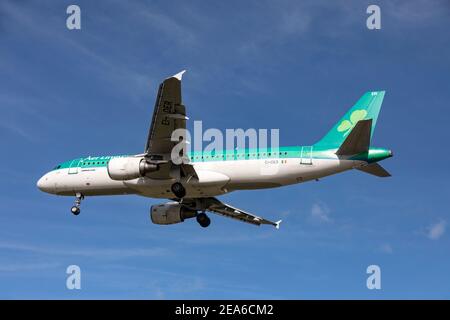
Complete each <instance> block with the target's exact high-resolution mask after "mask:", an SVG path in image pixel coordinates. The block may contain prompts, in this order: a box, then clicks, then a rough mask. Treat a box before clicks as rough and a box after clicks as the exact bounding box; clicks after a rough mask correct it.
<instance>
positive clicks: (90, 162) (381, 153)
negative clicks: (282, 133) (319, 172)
mask: <svg viewBox="0 0 450 320" xmlns="http://www.w3.org/2000/svg"><path fill="white" fill-rule="evenodd" d="M373 150H374V152H373V153H372V149H371V150H370V152H369V157H368V156H367V154H366V155H362V154H361V155H356V156H353V157H351V158H350V159H351V160H364V161H368V160H369V161H371V162H376V161H379V160H382V159H385V158H387V157H389V156H390V151H389V150H386V149H380V148H375V149H373ZM335 152H336V149H326V148H317V147H314V148H312V149H311V146H304V147H301V146H296V147H280V148H279V149H270V148H267V149H243V150H225V151H224V152H214V150H213V152H190V153H188V157H189V159H190V161H191V162H192V163H198V162H211V161H237V160H258V159H288V158H301V157H303V158H312V159H337V158H336V156H335ZM128 156H132V155H118V156H99V157H86V158H77V159H73V160H70V161H66V162H63V163H61V164H59V165H58V166H56V167H55V168H54V169H53V170H58V169H68V168H72V167H78V168H81V169H83V168H101V167H106V166H107V165H108V162H109V161H110V160H111V159H113V158H119V157H128Z"/></svg>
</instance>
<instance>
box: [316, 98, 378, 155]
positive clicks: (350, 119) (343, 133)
mask: <svg viewBox="0 0 450 320" xmlns="http://www.w3.org/2000/svg"><path fill="white" fill-rule="evenodd" d="M384 94H385V91H369V92H366V93H365V94H364V95H363V96H362V97H361V98H360V99H359V100H358V102H356V104H355V105H354V106H353V107H352V108H351V109H350V110H348V111H347V113H346V114H345V115H344V116H343V117H342V118H341V120H339V122H337V123H336V124H335V125H334V127H333V128H332V129H331V130H330V131H329V132H328V133H327V134H326V135H325V136H324V137H323V138H322V139H321V140H320V141H319V142H317V143H316V144H314V147H315V148H327V149H334V148H339V147H340V146H341V144H342V143H343V142H344V141H345V139H346V138H347V136H348V135H349V134H350V132H351V131H352V129H353V127H354V126H356V124H357V123H358V121H360V120H368V119H372V128H371V132H370V137H372V135H373V131H374V130H375V125H376V123H377V119H378V114H379V113H380V109H381V104H382V103H383V98H384Z"/></svg>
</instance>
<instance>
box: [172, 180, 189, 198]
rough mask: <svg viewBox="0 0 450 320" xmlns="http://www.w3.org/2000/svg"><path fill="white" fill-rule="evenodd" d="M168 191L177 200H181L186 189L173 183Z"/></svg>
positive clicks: (177, 183) (179, 184)
mask: <svg viewBox="0 0 450 320" xmlns="http://www.w3.org/2000/svg"><path fill="white" fill-rule="evenodd" d="M170 189H171V190H172V192H173V194H174V195H175V196H176V197H177V198H178V199H183V198H184V196H185V195H186V189H185V188H184V187H183V185H182V184H181V183H179V182H175V183H174V184H173V185H172V187H170Z"/></svg>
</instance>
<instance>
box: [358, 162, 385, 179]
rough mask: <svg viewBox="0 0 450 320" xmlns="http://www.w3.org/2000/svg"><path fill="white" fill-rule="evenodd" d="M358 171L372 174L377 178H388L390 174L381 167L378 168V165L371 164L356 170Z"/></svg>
mask: <svg viewBox="0 0 450 320" xmlns="http://www.w3.org/2000/svg"><path fill="white" fill-rule="evenodd" d="M357 169H358V170H361V171H364V172H365V173H369V174H373V175H374V176H377V177H382V178H385V177H390V176H391V174H390V173H389V172H387V171H386V170H385V169H384V168H383V167H382V166H380V165H379V164H378V163H372V164H369V165H368V166H364V167H361V168H357Z"/></svg>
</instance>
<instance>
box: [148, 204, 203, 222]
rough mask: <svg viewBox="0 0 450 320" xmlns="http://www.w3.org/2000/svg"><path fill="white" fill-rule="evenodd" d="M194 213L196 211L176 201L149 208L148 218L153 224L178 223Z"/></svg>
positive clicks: (191, 216)
mask: <svg viewBox="0 0 450 320" xmlns="http://www.w3.org/2000/svg"><path fill="white" fill-rule="evenodd" d="M196 215H197V211H195V210H191V209H188V208H186V207H184V206H182V205H181V204H179V203H178V202H168V203H164V204H158V205H155V206H151V208H150V218H151V219H152V222H153V223H155V224H174V223H180V222H183V221H184V219H188V218H193V217H195V216H196Z"/></svg>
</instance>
